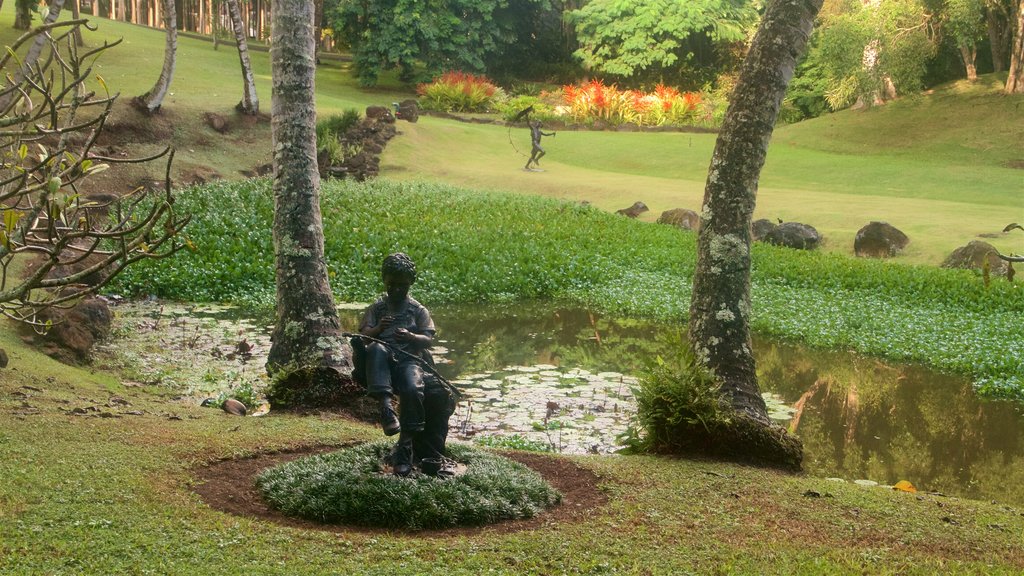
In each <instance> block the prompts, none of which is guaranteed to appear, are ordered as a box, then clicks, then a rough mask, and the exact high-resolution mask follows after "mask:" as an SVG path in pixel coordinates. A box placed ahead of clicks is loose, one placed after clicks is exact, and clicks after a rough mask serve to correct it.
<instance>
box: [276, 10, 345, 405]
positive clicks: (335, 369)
mask: <svg viewBox="0 0 1024 576" xmlns="http://www.w3.org/2000/svg"><path fill="white" fill-rule="evenodd" d="M313 11H314V10H313V0H274V3H273V5H272V7H271V12H272V14H273V26H272V30H273V32H272V38H271V50H270V58H271V70H272V72H271V76H272V86H273V89H272V92H271V130H272V134H273V151H274V258H275V262H276V265H275V277H276V288H277V321H276V322H275V324H274V331H273V333H272V335H271V340H272V342H273V343H272V345H271V348H270V354H269V356H268V358H267V371H268V372H269V373H270V374H271V376H272V377H273V378H274V381H275V382H274V385H273V386H272V387H271V390H270V391H269V392H268V397H269V398H270V399H271V401H272V402H277V403H278V404H286V405H287V404H297V403H305V402H309V401H316V400H314V397H316V396H317V391H319V390H325V389H333V390H338V389H340V388H341V387H342V386H343V385H344V384H345V383H347V382H349V381H350V379H349V378H348V376H347V372H348V371H349V370H350V369H351V361H350V360H349V353H348V347H347V345H345V344H343V341H342V339H341V326H340V323H339V320H338V313H337V310H336V308H335V304H334V297H333V296H332V294H331V289H330V285H329V283H328V279H327V263H326V261H325V260H324V235H323V223H322V221H321V215H320V176H319V173H318V171H317V161H316V106H315V101H314V75H315V72H316V57H315V46H314V44H315V42H316V39H315V38H314V36H315V34H314V23H313Z"/></svg>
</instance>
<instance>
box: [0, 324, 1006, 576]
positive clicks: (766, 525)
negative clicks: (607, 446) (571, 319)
mask: <svg viewBox="0 0 1024 576" xmlns="http://www.w3.org/2000/svg"><path fill="white" fill-rule="evenodd" d="M0 347H2V348H5V349H7V350H8V351H9V353H10V355H11V360H12V364H11V366H10V367H8V368H6V369H4V370H2V371H0V414H2V415H3V416H2V417H0V478H2V479H3V481H2V482H0V573H3V574H26V575H28V574H149V573H155V574H183V575H184V574H189V575H191V574H239V575H243V574H244V575H249V574H300V573H301V574H366V575H373V574H380V575H384V574H388V575H390V574H395V573H406V574H450V575H474V576H475V575H477V574H482V573H489V574H509V575H519V574H544V575H547V574H659V575H661V574H664V575H669V574H671V575H676V574H687V573H693V574H708V573H715V574H787V575H788V574H830V575H831V574H865V573H869V574H934V573H937V572H942V573H948V574H1019V573H1020V572H1021V570H1024V515H1022V511H1020V510H1015V509H1011V508H1008V507H1005V506H1002V505H998V504H994V503H988V502H977V501H969V500H959V499H956V498H946V497H940V496H933V495H913V494H905V493H900V492H895V491H892V490H888V489H883V488H864V487H860V486H856V485H854V484H842V483H835V482H832V481H828V480H824V479H821V478H812V477H804V476H791V475H787V474H783V473H778V472H773V471H766V470H760V469H756V468H750V467H745V466H735V465H729V464H721V463H714V462H702V461H687V460H676V459H668V458H653V457H640V456H623V457H598V456H591V457H573V460H574V461H575V462H577V463H579V464H580V465H582V466H584V467H586V468H588V469H590V470H592V471H594V472H595V473H596V474H597V475H598V476H599V477H600V484H599V487H600V489H601V491H602V492H603V493H604V495H605V496H606V497H607V499H608V502H607V504H605V505H602V506H599V507H597V508H594V509H591V510H588V511H586V512H585V513H581V514H580V515H579V516H577V518H576V519H575V520H574V521H573V522H570V523H557V524H544V523H542V524H541V525H540V526H538V527H536V528H534V529H532V530H528V531H520V532H511V533H503V532H496V531H493V530H490V529H487V528H484V529H482V530H479V531H475V532H459V533H445V534H434V533H429V532H428V533H403V532H386V531H362V530H343V531H341V532H337V533H334V532H322V531H317V530H307V529H299V528H294V527H287V526H281V525H277V524H274V523H270V522H266V521H263V520H260V519H257V518H246V517H236V516H232V515H229V514H225V513H223V512H219V511H216V510H213V509H211V508H209V507H208V506H206V505H205V504H204V503H203V502H202V501H201V499H200V498H199V497H198V496H197V495H196V494H195V493H193V492H192V490H191V487H192V486H193V485H194V484H195V482H196V481H197V480H196V479H197V472H196V469H195V467H196V466H200V465H202V464H204V463H209V462H213V461H216V460H217V459H221V458H228V457H240V456H246V455H252V454H255V453H259V452H263V451H268V450H279V449H285V448H289V447H295V446H308V445H313V444H326V445H334V446H341V445H344V444H346V443H350V442H353V441H365V440H368V439H371V438H375V437H377V436H378V435H377V434H376V433H375V432H374V431H373V430H371V429H370V428H369V427H366V426H363V425H359V424H355V423H353V422H351V421H349V420H347V419H344V418H339V417H336V416H331V415H326V414H325V415H321V416H298V415H273V414H272V415H270V416H266V417H263V418H238V417H233V416H229V415H227V414H224V413H222V412H220V411H218V410H213V409H204V408H198V407H192V406H186V405H182V404H179V403H174V402H170V403H168V402H167V401H166V400H165V399H164V398H161V397H160V396H157V395H154V394H153V393H151V392H150V391H148V390H145V389H140V388H126V387H123V386H122V385H121V384H120V383H119V382H118V381H117V380H116V379H114V378H112V377H110V376H108V375H107V374H105V373H104V372H103V371H102V367H93V368H92V369H88V370H82V369H78V368H73V367H67V366H62V365H59V364H57V363H55V362H54V361H52V360H50V359H48V358H46V357H45V356H42V355H41V354H39V353H37V352H34V351H32V350H30V349H28V348H26V347H24V346H23V345H21V344H20V343H19V342H18V341H17V339H16V338H15V337H14V336H13V335H12V334H11V333H10V332H9V331H6V330H5V331H3V332H0ZM96 368H101V369H100V370H99V371H97V370H96ZM76 409H78V410H77V412H79V413H80V414H76ZM102 414H106V416H102ZM245 488H246V487H245V486H239V490H243V489H245ZM814 494H819V495H820V497H814V496H813V495H814ZM576 504H579V505H580V507H581V508H583V509H587V508H588V506H589V503H587V502H578V503H573V504H572V505H574V506H575V505H576Z"/></svg>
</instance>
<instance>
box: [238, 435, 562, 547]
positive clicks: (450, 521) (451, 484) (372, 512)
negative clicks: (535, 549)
mask: <svg viewBox="0 0 1024 576" xmlns="http://www.w3.org/2000/svg"><path fill="white" fill-rule="evenodd" d="M391 448H392V443H391V442H388V441H381V442H375V443H372V444H364V445H362V446H357V447H354V448H348V449H345V450H340V451H338V452H332V453H330V454H322V455H317V456H310V457H308V458H303V459H301V460H296V461H293V462H289V463H287V464H283V465H281V466H278V467H276V468H272V469H270V470H268V471H266V472H264V473H263V474H261V475H260V476H259V478H258V479H257V481H256V485H257V486H258V488H259V489H260V491H261V492H262V493H263V496H264V498H266V499H267V501H268V502H269V503H270V505H271V506H273V507H274V508H277V509H278V510H280V511H282V512H284V513H285V514H288V515H289V516H296V517H299V518H305V519H307V520H312V521H315V522H323V523H328V524H352V525H358V526H374V527H382V528H406V529H411V530H422V529H432V528H449V527H453V526H480V525H484V524H491V523H494V522H499V521H501V520H513V519H519V518H530V517H533V516H535V515H536V514H538V513H539V512H541V511H542V510H544V509H545V508H547V507H549V506H552V505H554V504H557V503H558V502H560V501H561V495H560V494H559V493H558V492H557V491H556V490H555V489H554V488H552V487H551V486H550V485H548V484H547V483H546V482H545V481H544V479H543V478H541V476H540V475H539V474H537V473H536V472H534V471H532V470H530V469H529V468H527V467H525V466H523V465H521V464H519V463H517V462H513V461H511V460H509V459H507V458H503V457H501V456H498V455H496V454H492V453H489V452H485V451H482V450H478V449H475V448H472V447H470V446H466V445H462V444H451V445H449V447H448V451H449V455H450V456H451V457H452V459H454V460H455V461H457V462H459V463H462V464H465V465H466V471H465V473H464V474H461V475H458V476H455V477H454V478H448V479H443V480H442V479H439V478H435V477H431V476H427V475H424V474H420V473H418V472H414V473H413V474H412V475H410V476H408V477H405V478H401V477H398V476H394V475H392V474H391V473H390V470H389V468H388V466H387V465H386V464H385V459H386V458H387V455H388V454H389V452H390V451H391Z"/></svg>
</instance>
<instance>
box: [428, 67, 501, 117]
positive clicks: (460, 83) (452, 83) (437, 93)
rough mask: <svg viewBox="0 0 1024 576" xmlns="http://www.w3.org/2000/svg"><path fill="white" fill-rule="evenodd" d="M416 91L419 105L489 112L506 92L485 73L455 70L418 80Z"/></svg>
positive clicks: (449, 110)
mask: <svg viewBox="0 0 1024 576" xmlns="http://www.w3.org/2000/svg"><path fill="white" fill-rule="evenodd" d="M416 93H417V94H419V96H420V101H419V104H420V107H422V108H423V109H425V110H440V111H442V112H489V111H490V110H491V109H492V108H493V107H494V104H495V103H496V102H497V101H500V100H502V99H503V98H504V94H505V93H504V91H502V89H501V88H498V87H497V86H495V85H494V84H493V83H492V82H491V81H490V80H488V79H487V78H486V77H485V76H478V75H475V74H469V73H467V72H457V71H451V72H445V73H444V74H442V75H441V76H439V77H437V78H435V79H434V80H433V81H432V82H429V83H426V84H420V85H419V86H417V87H416Z"/></svg>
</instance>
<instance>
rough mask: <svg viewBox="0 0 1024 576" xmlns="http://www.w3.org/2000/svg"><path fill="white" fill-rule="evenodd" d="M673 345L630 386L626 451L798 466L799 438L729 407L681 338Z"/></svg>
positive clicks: (718, 387)
mask: <svg viewBox="0 0 1024 576" xmlns="http://www.w3.org/2000/svg"><path fill="white" fill-rule="evenodd" d="M680 340H683V339H682V338H680ZM677 348H678V349H679V350H680V351H681V352H680V354H677V355H675V356H674V357H672V358H671V359H669V360H668V361H666V360H663V359H662V358H660V357H659V358H658V359H657V362H656V363H654V365H653V366H652V367H651V368H650V369H649V371H648V372H647V374H645V375H643V376H642V377H641V378H640V382H639V384H638V385H637V386H634V387H633V395H634V397H635V398H636V403H637V413H636V418H635V419H634V420H633V422H632V423H631V424H630V427H629V428H627V429H626V432H625V434H624V435H623V438H622V439H623V440H624V441H625V444H626V451H627V452H653V453H657V454H677V455H686V456H709V457H712V458H726V459H728V460H731V461H739V462H750V463H753V464H759V465H765V466H772V467H777V468H784V469H788V470H799V469H800V467H801V464H802V461H803V444H802V443H801V442H800V440H799V439H797V438H795V437H793V436H790V435H789V434H787V433H786V432H785V430H783V429H781V428H778V427H777V426H770V427H765V426H763V425H762V424H761V423H759V422H757V421H755V420H753V419H752V418H750V417H749V416H745V415H743V414H740V413H737V412H736V411H734V410H733V409H732V408H731V407H730V406H729V404H728V401H727V398H726V397H725V396H723V394H722V391H721V387H720V386H719V383H718V381H717V380H716V379H715V378H714V376H712V375H711V373H709V372H708V371H707V370H706V369H704V368H701V367H700V366H698V365H697V362H696V361H695V360H694V357H693V353H692V352H691V351H690V349H689V347H688V346H686V344H685V341H682V342H680V343H679V344H678V345H677Z"/></svg>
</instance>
